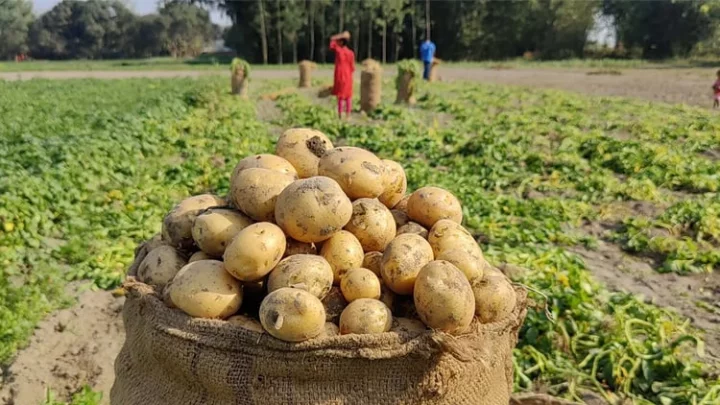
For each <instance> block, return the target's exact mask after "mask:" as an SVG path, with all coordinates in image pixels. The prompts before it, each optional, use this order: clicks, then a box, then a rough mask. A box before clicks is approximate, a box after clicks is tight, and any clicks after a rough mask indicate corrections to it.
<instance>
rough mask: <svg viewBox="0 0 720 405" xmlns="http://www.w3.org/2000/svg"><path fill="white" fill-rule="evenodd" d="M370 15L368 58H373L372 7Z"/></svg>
mask: <svg viewBox="0 0 720 405" xmlns="http://www.w3.org/2000/svg"><path fill="white" fill-rule="evenodd" d="M369 13H370V15H369V16H368V59H370V58H372V30H373V16H372V9H371V10H370V11H369Z"/></svg>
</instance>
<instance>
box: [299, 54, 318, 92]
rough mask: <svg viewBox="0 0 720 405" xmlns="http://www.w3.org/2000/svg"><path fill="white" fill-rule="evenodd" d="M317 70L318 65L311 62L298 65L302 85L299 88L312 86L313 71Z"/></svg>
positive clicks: (305, 61)
mask: <svg viewBox="0 0 720 405" xmlns="http://www.w3.org/2000/svg"><path fill="white" fill-rule="evenodd" d="M316 68H317V64H316V63H315V62H311V61H309V60H304V61H301V62H300V63H298V69H299V70H300V83H298V87H300V88H306V87H310V86H311V85H312V71H313V70H315V69H316Z"/></svg>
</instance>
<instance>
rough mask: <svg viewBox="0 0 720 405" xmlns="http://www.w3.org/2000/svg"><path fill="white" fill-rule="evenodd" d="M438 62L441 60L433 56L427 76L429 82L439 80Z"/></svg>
mask: <svg viewBox="0 0 720 405" xmlns="http://www.w3.org/2000/svg"><path fill="white" fill-rule="evenodd" d="M440 63H442V61H441V60H440V59H438V58H433V61H432V64H431V65H430V76H428V81H429V82H439V81H440V67H439V65H440Z"/></svg>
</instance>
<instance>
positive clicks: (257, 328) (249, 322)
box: [227, 315, 265, 333]
mask: <svg viewBox="0 0 720 405" xmlns="http://www.w3.org/2000/svg"><path fill="white" fill-rule="evenodd" d="M227 321H228V322H229V323H230V324H231V325H234V326H239V327H241V328H245V329H247V330H251V331H253V332H257V333H265V329H263V327H262V324H260V322H258V321H257V320H255V319H253V318H251V317H249V316H245V315H233V316H231V317H230V318H228V319H227Z"/></svg>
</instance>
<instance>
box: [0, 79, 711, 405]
mask: <svg viewBox="0 0 720 405" xmlns="http://www.w3.org/2000/svg"><path fill="white" fill-rule="evenodd" d="M293 85H294V82H291V81H275V82H268V83H261V84H259V88H258V87H253V91H254V92H255V96H258V95H259V94H261V93H263V92H269V91H274V90H278V89H281V88H284V87H288V86H293ZM225 86H226V83H225V80H222V79H220V78H205V79H201V80H179V79H174V80H147V79H144V80H121V81H107V82H98V81H92V80H84V81H76V82H74V83H65V82H52V81H31V82H22V83H19V82H18V83H15V82H14V83H0V92H2V93H3V94H7V95H8V96H7V97H4V98H2V99H0V112H1V113H2V115H3V117H5V119H3V120H2V122H0V134H2V136H1V137H0V191H1V192H0V225H2V227H1V228H0V246H1V247H0V263H2V264H3V267H2V268H1V269H2V270H0V271H1V272H2V276H1V277H0V362H3V363H7V362H8V361H10V360H11V358H12V355H13V353H15V352H16V351H17V349H18V348H19V347H21V346H22V345H23V344H24V342H26V341H27V338H28V336H29V335H30V334H31V332H32V328H33V326H34V325H35V323H36V322H37V321H38V320H39V319H41V318H42V317H43V316H44V314H46V313H47V312H49V311H51V310H53V309H54V308H57V307H59V306H62V305H65V304H67V300H66V298H67V297H64V296H63V291H62V290H63V286H64V285H65V283H66V282H67V281H68V280H73V279H88V280H92V281H93V282H95V284H97V285H98V286H100V287H103V288H112V287H113V286H116V285H117V284H118V282H119V281H120V280H121V279H122V276H123V271H124V269H125V268H126V267H127V265H128V263H129V262H130V260H131V258H132V252H133V247H134V246H135V245H136V244H137V243H139V242H140V241H142V240H144V239H147V238H149V237H150V236H152V235H153V234H155V233H156V232H158V230H159V226H160V222H161V218H162V216H163V215H164V213H165V212H166V211H167V210H168V209H170V207H171V206H172V205H173V203H174V202H176V201H178V200H179V199H181V198H182V197H184V196H187V195H191V194H197V193H202V192H215V193H219V194H223V193H224V192H226V191H227V187H228V184H227V182H228V175H229V173H230V171H231V169H232V167H233V165H234V163H235V162H237V161H238V160H239V159H240V158H242V157H243V156H246V155H248V154H253V153H261V152H268V151H271V150H272V143H273V137H272V136H271V133H272V132H271V127H270V126H269V124H272V125H277V126H279V127H281V128H284V127H289V126H310V127H314V128H317V129H321V130H323V131H324V132H326V133H327V134H328V135H329V136H331V137H332V138H333V139H334V140H335V142H336V143H337V144H349V145H355V146H361V147H365V148H368V149H370V150H373V151H375V152H376V153H377V154H378V155H380V156H381V157H383V158H390V159H394V160H397V161H399V162H401V163H402V164H403V166H404V167H405V168H406V172H407V175H408V180H409V184H410V187H411V188H413V189H414V188H418V187H419V186H421V185H427V184H433V185H438V186H442V187H445V188H447V189H449V190H451V191H453V192H454V193H455V194H456V195H457V196H458V197H459V198H460V200H461V201H462V202H463V204H464V214H465V224H466V226H467V227H468V228H469V229H471V230H472V231H473V233H474V234H475V235H476V236H477V237H478V239H479V240H480V241H481V243H482V246H483V250H484V252H485V255H486V256H487V257H488V259H489V260H490V261H491V262H494V263H499V262H508V263H513V264H516V265H519V266H522V267H525V268H528V269H529V271H528V272H527V273H526V274H524V275H522V276H520V278H519V279H518V280H517V281H520V282H523V283H525V284H528V285H531V286H533V287H535V288H536V289H539V290H540V291H542V292H543V293H544V294H545V295H546V296H547V297H548V299H549V308H550V310H551V311H552V314H553V316H554V318H555V319H557V321H556V322H555V323H552V322H549V321H548V319H547V318H546V316H545V314H544V312H543V310H542V309H539V308H533V309H531V310H530V312H529V314H528V319H527V321H526V324H525V326H524V328H523V330H522V333H521V341H520V343H519V345H518V347H517V349H516V351H515V359H514V360H515V381H514V383H515V388H516V390H521V391H522V390H528V391H531V390H534V389H539V388H542V389H546V390H548V391H550V392H551V393H553V394H556V395H559V396H563V397H565V398H569V399H576V400H577V399H579V396H580V395H581V393H582V391H583V390H590V391H594V392H596V393H598V394H599V395H601V396H603V397H605V398H606V399H608V400H615V399H618V398H621V399H629V400H632V401H634V402H635V403H636V404H641V405H645V404H651V403H672V404H677V405H685V404H688V405H690V404H694V405H701V404H702V405H710V404H714V403H717V401H718V400H720V380H718V377H717V374H714V373H715V372H716V371H714V370H713V369H712V368H711V367H709V365H708V364H706V363H707V362H705V363H704V362H703V360H699V359H698V356H699V355H701V354H702V347H703V345H702V343H701V337H702V334H701V333H700V332H699V331H697V330H695V329H693V328H692V327H691V326H690V325H689V324H688V322H687V320H685V319H683V318H682V317H680V316H678V315H677V314H675V313H674V312H672V311H669V310H665V309H661V308H658V307H655V306H653V305H649V304H645V303H643V302H642V301H640V300H639V299H637V298H635V297H633V296H630V295H628V294H623V293H614V292H610V291H608V290H607V289H606V288H605V287H604V286H602V285H600V284H598V283H596V282H595V281H594V280H593V279H592V277H591V273H590V271H589V269H588V268H587V266H586V264H585V263H584V262H583V260H582V259H581V258H580V257H578V256H577V255H575V254H573V253H571V252H570V248H571V247H574V246H578V245H579V246H592V245H593V243H594V242H593V238H592V237H590V236H586V235H583V234H582V233H578V232H573V230H577V229H578V228H579V226H580V225H581V224H582V223H583V222H584V221H593V220H597V219H598V218H599V217H600V216H601V215H602V213H601V209H602V207H604V206H606V205H607V204H611V203H617V202H626V201H642V202H645V203H648V204H656V205H657V206H658V207H667V208H666V209H659V210H658V211H659V214H657V215H656V216H655V217H651V218H647V221H648V222H647V223H635V224H633V226H636V228H637V229H639V230H640V231H642V230H643V229H650V227H655V226H658V224H660V223H668V224H671V225H672V229H673V233H671V236H672V237H675V238H676V239H678V240H685V239H683V238H691V239H693V240H694V241H696V242H697V243H700V242H702V243H710V244H716V243H717V236H718V230H717V226H718V224H717V221H716V220H715V218H716V216H717V215H716V213H717V209H718V206H717V201H718V200H717V189H716V188H713V180H714V179H717V176H718V175H719V173H720V168H719V167H718V166H717V165H716V164H715V163H714V162H713V161H712V160H710V159H708V158H707V157H706V156H705V155H704V154H703V153H704V152H706V151H708V150H710V149H712V148H715V147H717V144H718V141H719V139H718V134H720V126H719V125H720V123H718V121H717V120H716V119H714V116H712V114H711V113H710V112H708V111H705V110H702V109H695V108H689V107H676V106H668V105H654V106H653V108H647V104H646V103H643V102H640V101H632V100H619V99H611V98H590V97H584V96H581V95H573V94H568V93H562V92H556V91H539V90H527V89H514V88H507V87H499V86H488V85H477V84H473V83H451V84H434V85H433V86H432V87H428V86H426V85H422V86H420V89H419V94H418V95H419V103H418V106H417V107H415V108H406V107H400V106H394V105H390V101H391V100H392V95H393V90H392V80H386V81H385V83H384V86H385V87H384V96H383V101H384V103H385V104H384V106H383V107H381V109H380V110H378V111H376V112H374V113H373V114H371V116H370V117H366V118H363V117H355V118H353V120H352V121H350V122H346V121H338V120H337V119H336V117H335V113H334V112H333V109H332V103H331V102H330V101H327V102H324V101H317V100H314V99H310V98H309V97H307V95H306V94H305V93H303V94H298V93H293V94H288V95H283V96H280V97H279V99H278V101H277V107H278V108H279V113H278V114H275V115H273V116H271V118H270V119H271V120H272V121H273V122H271V123H268V122H262V121H259V120H258V119H257V117H256V111H255V108H256V105H255V103H256V102H257V99H256V97H253V99H252V100H250V101H240V100H237V99H234V98H231V97H230V96H229V95H227V94H226V93H225V91H226V90H227V89H225ZM355 105H359V103H355ZM265 107H266V106H264V107H263V108H265ZM667 144H672V145H673V147H672V148H668V147H664V145H667ZM663 147H664V149H663ZM648 151H650V152H651V153H648ZM715 184H717V182H716V183H715ZM633 216H635V214H634V213H629V214H626V215H625V216H624V217H622V218H620V219H619V220H620V221H621V222H623V223H626V224H631V223H632V217H633ZM628 226H630V225H628ZM622 229H623V228H619V230H618V232H619V236H618V240H619V241H620V243H623V246H624V247H625V248H626V249H628V250H629V251H633V252H635V253H637V254H643V253H645V254H657V253H658V252H655V251H653V249H654V248H653V246H655V245H653V244H650V243H645V244H642V243H640V244H637V245H632V246H631V245H630V244H629V243H627V242H624V239H622V238H623V235H629V234H630V232H624V231H623V230H622ZM633 229H635V228H633ZM640 231H638V232H640ZM623 232H624V233H623ZM633 232H635V231H634V230H633ZM634 234H635V233H633V235H634ZM649 235H650V239H652V237H653V235H652V234H649ZM663 246H664V245H663ZM713 246H717V245H713ZM672 248H673V249H675V251H676V252H678V254H679V253H682V252H685V253H688V252H689V253H692V250H689V248H688V246H685V245H682V244H676V245H673V247H672ZM663 252H665V251H663ZM689 253H688V254H689ZM686 256H687V255H686ZM683 257H685V256H683ZM667 258H668V260H675V256H671V255H670V253H667ZM684 260H690V261H691V265H692V266H694V267H688V268H690V269H691V270H690V271H697V270H695V269H699V271H708V270H713V271H717V270H718V269H717V262H716V261H715V262H711V263H709V262H707V260H706V259H704V258H702V257H700V256H690V257H689V258H685V259H684ZM708 266H709V267H708ZM661 270H662V269H661ZM670 270H671V271H678V272H684V271H686V269H685V268H673V267H672V266H670ZM534 298H535V299H537V300H539V301H542V300H544V299H543V298H542V297H540V296H538V295H535V296H534ZM78 395H79V396H78V398H77V399H75V400H73V402H72V404H73V405H92V404H94V403H96V402H97V398H94V397H93V393H92V391H91V390H85V391H83V392H81V393H79V394H78ZM88 398H89V399H88ZM51 401H55V402H51ZM59 403H60V402H57V401H56V400H54V399H48V404H52V405H56V404H59Z"/></svg>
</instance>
